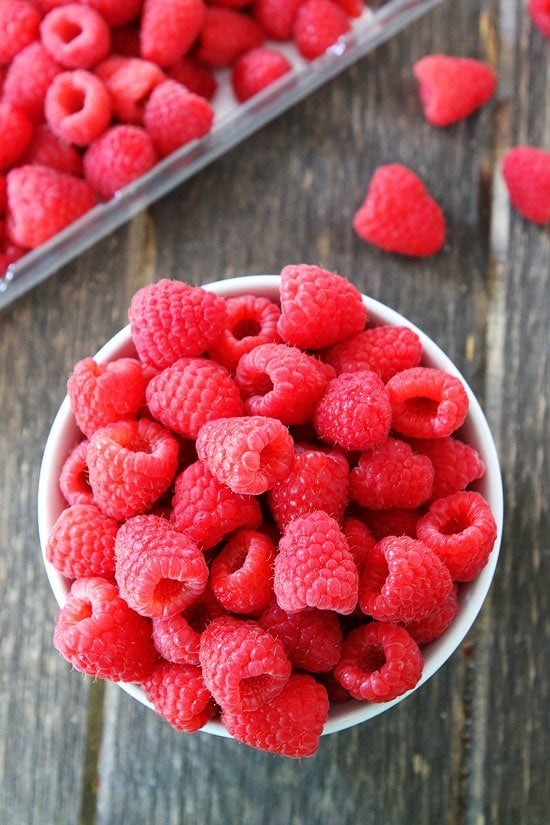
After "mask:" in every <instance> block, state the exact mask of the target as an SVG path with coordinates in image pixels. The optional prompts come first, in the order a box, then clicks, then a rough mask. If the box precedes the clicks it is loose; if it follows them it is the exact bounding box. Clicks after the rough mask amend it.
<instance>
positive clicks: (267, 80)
mask: <svg viewBox="0 0 550 825" xmlns="http://www.w3.org/2000/svg"><path fill="white" fill-rule="evenodd" d="M291 69H292V64H291V63H290V61H289V60H288V59H287V58H286V57H285V55H284V54H282V52H279V51H277V50H276V49H268V48H265V47H264V46H258V47H257V48H256V49H250V51H248V52H245V53H244V54H242V55H241V56H240V57H238V58H237V60H236V61H235V63H234V64H233V71H232V73H231V84H232V87H233V91H234V92H235V97H236V98H237V100H238V101H239V102H241V103H242V102H244V101H245V100H249V98H251V97H253V96H254V95H257V94H258V93H259V92H261V91H262V89H265V88H266V87H267V86H269V85H271V83H274V82H275V81H276V80H278V78H279V77H282V76H283V75H284V74H287V72H290V71H291Z"/></svg>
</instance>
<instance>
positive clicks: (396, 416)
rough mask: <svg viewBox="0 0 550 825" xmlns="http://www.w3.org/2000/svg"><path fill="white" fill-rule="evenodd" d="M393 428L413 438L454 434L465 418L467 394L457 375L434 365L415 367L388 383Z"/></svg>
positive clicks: (395, 376) (467, 403) (404, 371)
mask: <svg viewBox="0 0 550 825" xmlns="http://www.w3.org/2000/svg"><path fill="white" fill-rule="evenodd" d="M386 388H387V390H388V393H389V399H390V404H391V409H392V428H393V429H394V430H396V431H397V432H398V433H400V434H401V435H405V436H412V437H413V438H437V437H440V438H441V437H444V436H448V435H451V433H453V432H454V431H455V430H457V429H458V428H459V427H460V426H461V425H462V424H463V423H464V419H465V418H466V415H467V412H468V406H469V400H468V395H467V393H466V390H465V389H464V386H463V384H462V381H461V380H460V379H459V378H457V377H456V376H455V375H451V374H450V373H447V372H444V370H440V369H434V368H433V367H412V368H411V369H408V370H403V371H402V372H399V373H397V375H394V377H393V378H390V380H389V381H388V383H387V384H386Z"/></svg>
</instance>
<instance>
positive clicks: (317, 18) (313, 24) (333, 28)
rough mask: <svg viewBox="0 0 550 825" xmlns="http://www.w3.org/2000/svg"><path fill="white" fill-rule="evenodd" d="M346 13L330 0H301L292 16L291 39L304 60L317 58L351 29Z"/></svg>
mask: <svg viewBox="0 0 550 825" xmlns="http://www.w3.org/2000/svg"><path fill="white" fill-rule="evenodd" d="M350 28H351V26H350V20H349V16H348V14H347V12H346V11H345V10H344V8H343V7H342V6H341V5H340V4H339V3H335V2H333V0H304V2H303V3H301V5H300V6H299V7H298V10H297V12H296V17H295V19H294V28H293V38H294V42H295V44H296V48H297V49H298V51H299V52H300V54H301V55H302V57H305V58H306V60H314V59H315V58H316V57H320V56H321V55H322V54H323V53H324V52H326V51H327V49H329V48H330V47H331V46H334V45H335V43H336V42H337V41H338V40H339V39H340V38H341V37H343V35H345V34H347V33H348V31H349V30H350Z"/></svg>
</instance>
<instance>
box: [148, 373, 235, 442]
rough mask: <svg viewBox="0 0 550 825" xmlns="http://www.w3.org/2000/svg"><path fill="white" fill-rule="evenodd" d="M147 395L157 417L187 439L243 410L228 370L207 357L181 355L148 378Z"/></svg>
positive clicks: (151, 408) (152, 410)
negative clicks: (177, 359) (178, 358)
mask: <svg viewBox="0 0 550 825" xmlns="http://www.w3.org/2000/svg"><path fill="white" fill-rule="evenodd" d="M145 397H146V400H147V404H148V405H149V409H150V410H151V413H152V414H153V415H154V416H155V418H157V419H158V420H159V421H160V422H161V423H162V424H164V425H165V427H168V428H169V429H170V430H173V431H174V432H176V433H179V434H180V435H182V436H183V437H184V438H196V437H197V435H198V433H199V430H200V428H201V427H202V426H203V425H204V424H206V422H207V421H213V420H214V419H216V418H230V417H232V416H240V415H242V413H243V404H242V401H241V397H240V395H239V390H238V388H237V385H236V384H235V382H234V381H233V379H232V378H231V376H230V375H229V373H228V371H227V370H226V369H225V367H222V366H221V365H220V364H216V362H215V361H209V360H208V359H206V358H180V360H179V361H176V363H175V364H172V366H171V367H167V368H166V369H165V370H163V371H162V372H161V373H159V374H158V375H156V376H155V377H154V378H152V379H151V381H149V384H148V385H147V390H146V393H145Z"/></svg>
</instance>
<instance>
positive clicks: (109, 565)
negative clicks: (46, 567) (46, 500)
mask: <svg viewBox="0 0 550 825" xmlns="http://www.w3.org/2000/svg"><path fill="white" fill-rule="evenodd" d="M117 530H118V523H117V522H116V521H115V520H114V519H112V518H110V517H109V516H105V515H104V514H103V513H102V512H101V510H100V509H99V507H96V506H95V504H74V505H72V506H70V507H66V508H65V509H64V510H62V511H61V514H60V515H59V517H58V518H57V520H56V522H55V524H54V525H53V527H52V530H51V533H50V535H49V537H48V541H47V544H46V558H47V560H48V561H49V562H50V563H51V564H53V566H54V567H55V568H56V570H59V572H60V573H62V574H63V575H64V576H66V577H67V578H68V579H78V578H82V577H83V576H103V577H104V578H107V579H110V578H113V576H114V573H115V536H116V533H117Z"/></svg>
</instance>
